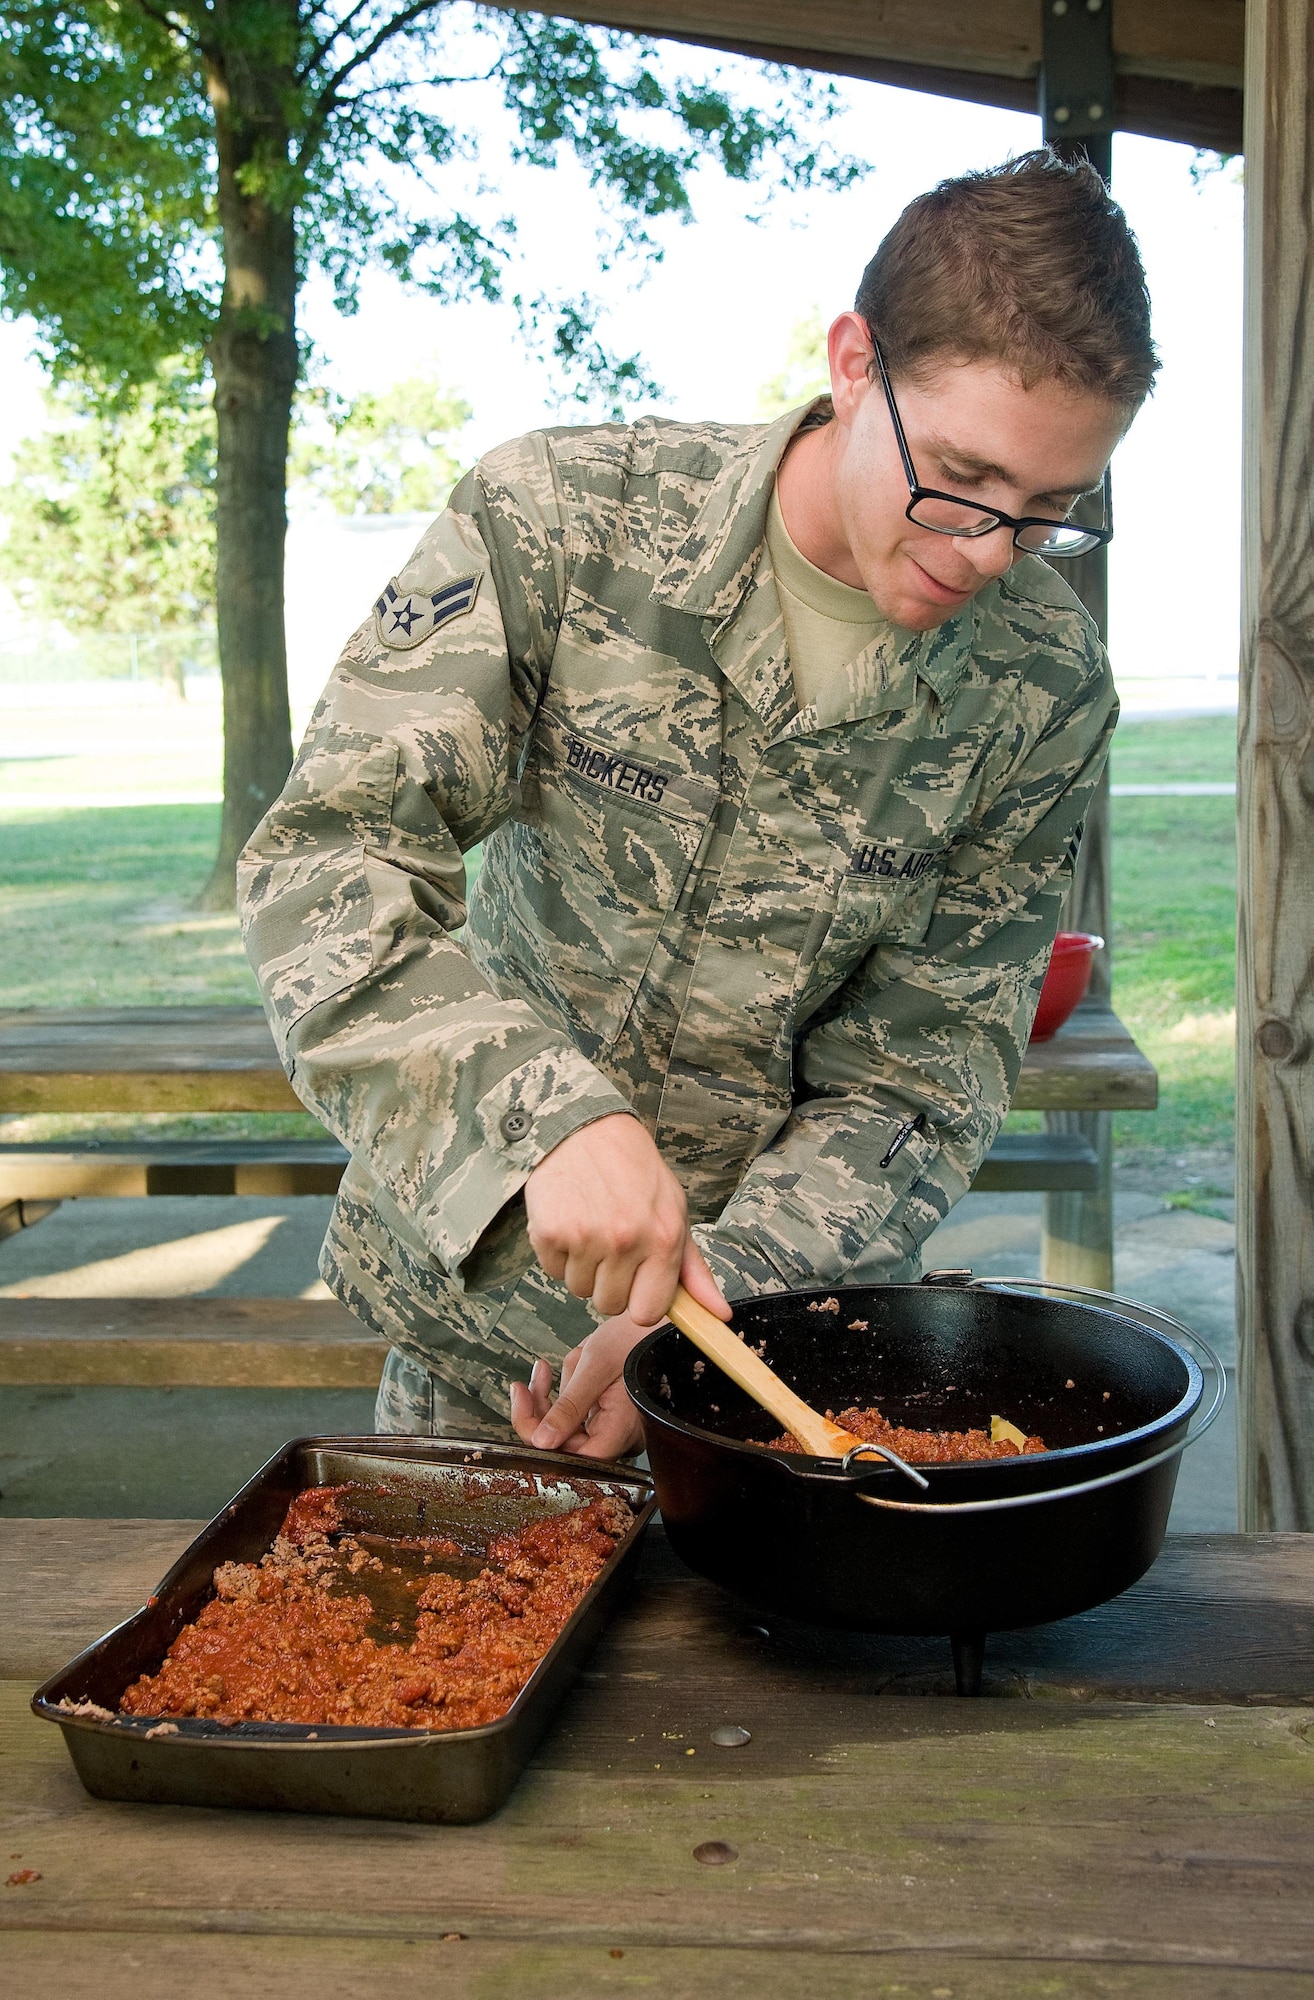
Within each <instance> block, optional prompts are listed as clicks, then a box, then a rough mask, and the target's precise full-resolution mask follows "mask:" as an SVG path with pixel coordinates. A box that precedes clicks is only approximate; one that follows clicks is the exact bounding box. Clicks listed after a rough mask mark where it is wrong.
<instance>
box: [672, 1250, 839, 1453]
mask: <svg viewBox="0 0 1314 2000" xmlns="http://www.w3.org/2000/svg"><path fill="white" fill-rule="evenodd" d="M666 1317H667V1318H668V1319H669V1320H670V1321H671V1323H672V1325H673V1326H678V1327H679V1329H680V1331H681V1333H682V1334H684V1336H685V1338H686V1339H688V1340H691V1341H692V1342H693V1344H694V1346H695V1347H696V1348H698V1349H700V1351H701V1352H702V1353H704V1354H705V1355H706V1356H707V1358H708V1360H709V1361H714V1362H715V1363H716V1365H717V1367H718V1368H719V1369H720V1370H721V1371H722V1373H723V1374H725V1375H728V1376H729V1377H730V1380H731V1381H732V1382H737V1383H738V1385H739V1387H740V1388H741V1389H746V1390H747V1391H748V1393H749V1395H750V1396H751V1397H752V1398H753V1401H754V1402H755V1403H760V1404H761V1405H762V1408H763V1409H764V1410H767V1411H768V1412H769V1413H770V1414H771V1415H772V1416H773V1417H775V1418H776V1420H777V1421H778V1422H779V1423H781V1424H783V1426H784V1428H785V1429H786V1430H787V1431H788V1432H789V1433H790V1435H791V1436H792V1437H796V1438H797V1439H798V1441H799V1443H800V1444H801V1445H802V1447H803V1449H804V1451H810V1452H811V1453H812V1454H813V1456H814V1457H816V1458H843V1456H844V1454H845V1452H848V1451H852V1450H853V1448H854V1446H855V1445H861V1444H862V1442H863V1440H862V1439H861V1438H856V1437H854V1436H853V1434H852V1433H851V1432H850V1431H846V1430H841V1428H840V1426H839V1425H838V1424H835V1423H832V1422H831V1420H830V1418H829V1417H823V1416H821V1415H820V1414H819V1413H818V1412H817V1411H816V1410H814V1409H812V1408H811V1407H810V1405H809V1404H807V1403H805V1402H804V1401H803V1398H802V1397H801V1396H796V1395H795V1394H794V1391H793V1390H792V1389H787V1388H786V1387H785V1384H784V1383H783V1382H782V1381H781V1379H780V1377H779V1376H778V1375H777V1374H775V1373H774V1372H773V1370H771V1369H770V1368H768V1367H767V1365H766V1362H765V1361H763V1359H762V1357H761V1355H760V1354H754V1352H753V1350H752V1348H751V1347H749V1346H747V1345H746V1344H745V1342H744V1341H742V1340H741V1339H740V1338H739V1335H738V1334H737V1333H732V1332H731V1330H730V1328H729V1327H728V1326H727V1325H726V1324H725V1322H724V1320H719V1319H718V1318H717V1317H716V1315H715V1313H710V1312H708V1310H707V1307H706V1306H700V1305H699V1303H698V1301H697V1299H695V1298H691V1297H690V1295H689V1293H688V1292H686V1290H685V1289H684V1286H683V1285H677V1287H676V1291H675V1297H674V1298H673V1299H672V1300H671V1303H670V1305H669V1306H668V1307H667V1310H666ZM868 1449H870V1447H868Z"/></svg>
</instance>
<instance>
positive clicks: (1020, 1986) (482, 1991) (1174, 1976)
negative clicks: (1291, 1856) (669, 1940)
mask: <svg viewBox="0 0 1314 2000" xmlns="http://www.w3.org/2000/svg"><path fill="white" fill-rule="evenodd" d="M618 1934H619V1933H618ZM5 1966H6V1971H7V1972H8V1973H9V1975H10V1977H11V1978H12V1980H13V1982H14V1985H15V1988H16V1990H17V1991H19V1992H20V1993H22V1994H23V1995H25V1996H31V2000H143V1996H151V1997H152V2000H154V1996H157V1995H159V1996H163V1995H168V1996H170V2000H173V1996H175V1995H181V1994H189V1995H191V1994H195V1995H199V1996H201V2000H379V1996H380V1994H387V1995H397V1996H402V2000H411V1996H413V1995H415V1996H420V1995H423V1996H424V2000H618V1996H620V1995H624V1994H630V1993H635V1992H639V1993H644V1992H649V1991H655V1992H657V1993H659V1994H660V1996H661V2000H706V1996H707V1995H708V1994H709V1993H715V1994H716V1995H717V1996H718V2000H798V1996H803V1995H812V1994H813V1993H814V1992H817V1991H824V1992H825V1993H826V1994H827V1995H829V1996H831V2000H1308V1995H1309V1992H1310V1980H1309V1977H1308V1975H1307V1974H1305V1973H1301V1972H1291V1973H1283V1972H1276V1971H1273V1970H1271V1969H1258V1970H1257V1969H1254V1968H1249V1967H1239V1966H1229V1967H1215V1966H1208V1965H1201V1964H1200V1963H1198V1962H1194V1963H1192V1964H1190V1965H1188V1966H1172V1965H1162V1964H1155V1965H1144V1964H1137V1963H1135V1962H1134V1961H1133V1962H1131V1963H1124V1964H1116V1963H1110V1962H1108V1961H1104V1962H1095V1961H1088V1962H1086V1963H1076V1964H1074V1963H1072V1962H1071V1961H1070V1960H1068V1961H1064V1960H1060V1959H1053V1958H1051V1959H1044V1958H1039V1957H1036V1956H1032V1955H1027V1956H1026V1957H1021V1956H1019V1954H1018V1953H1017V1952H1016V1951H1012V1950H1006V1951H1004V1952H1002V1953H1000V1954H999V1956H998V1957H995V1958H985V1957H980V1956H978V1955H977V1954H975V1953H974V1952H970V1951H958V1950H955V1951H952V1952H945V1951H942V1950H939V1949H937V1948H936V1947H935V1946H933V1945H932V1946H930V1947H928V1948H927V1949H925V1950H919V1949H913V1950H911V1951H900V1950H884V1949H881V1950H878V1951H875V1952H862V1953H856V1952H849V1951H845V1950H843V1949H839V1950H831V1949H829V1947H828V1945H827V1943H826V1942H825V1941H824V1940H821V1941H815V1942H813V1943H811V1944H810V1945H809V1946H808V1947H807V1948H806V1949H804V1950H796V1949H785V1948H782V1947H781V1946H780V1945H778V1944H772V1945H769V1946H766V1947H763V1948H760V1949H758V1948H753V1947H749V1948H748V1949H743V1948H740V1947H734V1946H730V1947H727V1946H725V1945H721V1944H713V1945H707V1946H702V1947H696V1948H695V1947H682V1946H678V1945H676V1946H671V1945H634V1944H630V1945H625V1946H620V1945H610V1946H609V1945H608V1944H606V1943H602V1942H593V1943H590V1944H587V1945H574V1946H572V1945H560V1944H555V1943H537V1942H535V1943H527V1944H517V1943H496V1942H492V1941H490V1940H489V1939H487V1938H485V1937H481V1936H478V1935H473V1936H472V1935H468V1934H464V1933H462V1932H460V1931H456V1932H452V1933H450V1934H449V1935H448V1937H447V1938H446V1939H445V1940H443V1941H440V1942H438V1943H433V1942H431V1941H430V1940H428V1939H425V1938H419V1937H413V1936H409V1935H405V1934H403V1935H400V1936H397V1937H383V1938H379V1937H371V1938H368V1939H366V1938H353V1937H336V1936H335V1937H323V1938H308V1937H251V1936H243V1935H234V1934H232V1933H228V1934H220V1935H217V1936H206V1935H203V1934H196V1933H193V1934H192V1935H191V1936H186V1937H174V1936H168V1935H165V1936H161V1935H160V1934H159V1933H158V1932H154V1933H153V1932H149V1931H147V1932H145V1933H143V1934H141V1935H137V1936H134V1935H132V1934H126V1935H125V1934H123V1933H114V1932H105V1931H85V1932H73V1933H63V1934H60V1933H57V1932H51V1931H47V1930H35V1931H28V1932H13V1933H11V1934H10V1935H8V1936H7V1937H6V1938H5Z"/></svg>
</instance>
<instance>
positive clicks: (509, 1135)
mask: <svg viewBox="0 0 1314 2000" xmlns="http://www.w3.org/2000/svg"><path fill="white" fill-rule="evenodd" d="M533 1122H534V1121H533V1119H532V1118H531V1117H530V1115H529V1113H528V1112H527V1111H508V1112H507V1114H506V1117H505V1118H504V1119H503V1120H502V1137H503V1138H504V1139H510V1140H511V1141H512V1143H514V1142H515V1141H516V1140H517V1139H523V1138H524V1136H525V1134H526V1132H528V1130H529V1128H530V1126H531V1125H532V1124H533Z"/></svg>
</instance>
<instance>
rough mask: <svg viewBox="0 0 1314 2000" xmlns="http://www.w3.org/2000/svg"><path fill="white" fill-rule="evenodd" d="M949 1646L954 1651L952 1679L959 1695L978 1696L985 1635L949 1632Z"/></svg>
mask: <svg viewBox="0 0 1314 2000" xmlns="http://www.w3.org/2000/svg"><path fill="white" fill-rule="evenodd" d="M949 1644H950V1645H951V1646H952V1647H953V1649H954V1679H955V1680H956V1681H957V1683H958V1692H959V1694H980V1692H981V1670H982V1668H983V1667H984V1666H985V1649H986V1634H985V1633H984V1632H951V1633H950V1635H949Z"/></svg>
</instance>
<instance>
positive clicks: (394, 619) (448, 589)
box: [374, 570, 480, 652]
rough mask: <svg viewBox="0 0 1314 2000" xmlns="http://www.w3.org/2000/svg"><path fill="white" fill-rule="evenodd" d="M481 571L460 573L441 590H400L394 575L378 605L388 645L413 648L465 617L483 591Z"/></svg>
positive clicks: (404, 649)
mask: <svg viewBox="0 0 1314 2000" xmlns="http://www.w3.org/2000/svg"><path fill="white" fill-rule="evenodd" d="M479 574H480V573H479V571H478V570H473V571H472V572H471V573H470V575H469V576H458V577H457V578H455V580H454V581H453V582H451V583H445V584H444V585H443V586H442V589H441V590H432V591H430V590H399V589H398V588H397V579H396V577H394V578H393V580H392V582H391V583H390V584H389V585H388V588H387V589H386V590H385V591H384V593H383V595H382V597H381V598H380V599H379V601H378V603H377V604H376V605H375V607H374V626H375V630H376V631H377V632H378V635H379V637H380V639H382V641H383V643H384V645H385V646H392V647H394V648H396V649H397V650H398V651H400V652H409V651H410V649H411V648H412V646H418V645H419V644H420V643H421V641H422V640H425V639H428V638H430V637H431V636H432V634H433V633H435V632H437V631H439V630H440V629H441V627H442V626H444V625H450V624H451V622H452V620H453V619H454V618H464V616H465V614H466V612H467V611H469V610H471V609H472V608H473V606H474V601H475V599H476V597H477V596H478V595H479Z"/></svg>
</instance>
